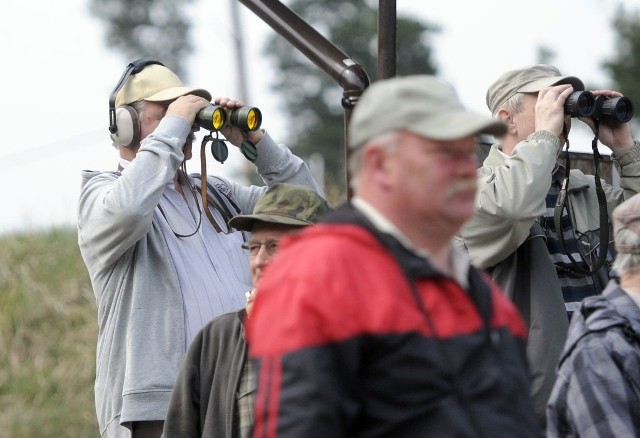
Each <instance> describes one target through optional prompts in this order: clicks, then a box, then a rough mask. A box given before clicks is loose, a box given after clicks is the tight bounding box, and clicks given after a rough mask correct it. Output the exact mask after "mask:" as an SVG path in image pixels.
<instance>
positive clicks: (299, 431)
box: [248, 205, 540, 438]
mask: <svg viewBox="0 0 640 438" xmlns="http://www.w3.org/2000/svg"><path fill="white" fill-rule="evenodd" d="M469 283H470V288H469V289H470V290H468V291H467V290H464V289H463V288H462V287H461V286H460V285H459V284H458V283H457V282H456V281H455V280H453V279H452V278H449V277H446V276H444V275H443V274H441V273H440V272H438V271H437V270H435V269H434V268H433V267H432V266H431V265H430V264H429V263H428V262H427V261H426V260H425V259H424V258H421V257H418V256H416V255H415V254H413V253H412V252H410V251H409V250H407V249H405V248H404V247H403V246H402V245H401V244H400V243H399V242H398V241H397V240H396V239H395V238H393V237H392V236H390V235H385V234H383V233H380V232H379V231H377V230H375V228H374V227H373V226H372V225H371V224H370V223H369V222H368V221H367V219H366V218H364V216H362V215H361V214H360V213H359V212H358V211H357V210H355V209H354V208H353V207H352V206H350V205H346V206H344V207H342V208H340V209H338V210H336V211H334V212H332V213H331V214H330V215H329V216H327V217H326V220H325V221H324V222H323V223H320V224H318V225H316V226H313V227H310V228H308V229H306V230H305V231H304V232H303V233H302V234H300V235H298V236H294V237H292V238H289V239H288V240H287V241H286V242H285V243H284V245H283V247H282V250H281V251H280V252H279V253H278V255H277V257H276V258H275V259H274V261H273V262H272V263H271V264H270V265H269V266H268V267H267V269H266V271H265V274H264V275H263V277H262V278H261V280H260V283H259V294H258V296H257V299H256V304H255V308H254V312H253V314H252V316H251V318H250V319H249V327H248V329H249V346H250V354H251V356H252V357H254V358H256V359H257V360H258V364H259V370H260V371H259V382H258V394H257V399H256V407H255V426H254V437H260V438H262V437H275V436H284V437H296V438H298V437H305V438H307V437H332V438H335V437H426V436H434V437H448V436H452V437H453V436H456V437H498V436H499V437H516V436H517V437H528V436H531V437H533V436H540V432H539V431H538V426H537V423H536V420H535V417H534V415H533V405H532V402H531V398H530V383H529V376H528V371H527V365H526V357H525V342H526V339H525V338H526V329H525V327H524V324H523V322H522V320H521V318H520V316H519V315H518V313H517V311H516V310H515V308H514V306H513V305H512V304H511V303H510V302H509V301H508V300H507V299H506V298H505V297H504V295H503V294H502V292H501V291H500V290H499V289H498V287H497V286H496V285H495V284H493V283H490V282H489V280H488V277H487V276H486V274H484V273H483V272H481V271H478V270H476V269H473V268H472V269H471V270H470V273H469Z"/></svg>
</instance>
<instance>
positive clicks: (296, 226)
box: [163, 184, 329, 438]
mask: <svg viewBox="0 0 640 438" xmlns="http://www.w3.org/2000/svg"><path fill="white" fill-rule="evenodd" d="M328 211H329V206H328V204H327V202H326V201H325V200H324V199H323V198H322V197H320V196H319V195H318V194H317V193H315V192H314V191H313V190H310V189H308V188H305V187H300V186H296V185H293V184H276V185H273V186H271V187H270V188H269V190H267V192H266V193H265V194H264V196H263V197H262V198H261V199H260V200H259V201H258V203H257V204H256V207H255V209H254V210H253V214H250V215H238V216H235V217H234V218H233V219H231V220H230V221H229V225H230V226H232V227H234V228H236V229H239V230H244V231H248V232H251V238H250V239H249V241H248V242H247V243H246V245H245V247H246V248H247V252H248V255H249V267H250V270H251V279H252V281H253V284H254V288H253V289H252V290H251V292H247V307H246V309H243V310H241V311H239V312H233V313H227V314H225V315H222V316H219V317H217V318H215V319H214V320H213V321H211V322H210V323H208V324H207V325H205V326H204V328H203V329H202V330H201V331H200V332H199V333H198V334H197V336H196V337H195V339H194V340H193V342H192V343H191V345H190V346H189V349H188V350H187V354H186V356H185V358H184V361H183V362H182V366H181V367H180V372H179V373H178V378H177V380H176V385H175V387H174V390H173V394H172V395H171V402H170V404H169V412H168V413H167V419H166V421H165V424H164V433H163V437H165V438H169V437H181V438H189V437H193V438H195V437H219V438H248V437H250V436H251V430H252V428H253V402H254V400H255V391H256V387H257V382H258V378H257V376H256V371H255V366H254V364H253V362H252V361H250V360H249V358H248V355H247V343H246V340H245V321H246V319H247V318H249V317H250V316H251V310H252V307H253V300H254V298H255V296H256V293H257V288H256V286H257V285H258V280H259V279H260V277H261V276H262V273H263V272H264V270H265V269H266V268H267V266H268V265H269V263H270V262H271V260H272V258H273V257H274V256H275V255H276V254H277V250H278V247H279V244H280V241H281V239H283V238H285V237H286V236H287V235H290V234H292V233H296V232H298V231H300V230H302V229H303V228H305V227H307V226H309V225H311V224H313V223H315V222H317V220H318V219H319V218H320V217H321V216H322V215H323V214H325V213H326V212H328Z"/></svg>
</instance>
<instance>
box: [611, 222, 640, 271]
mask: <svg viewBox="0 0 640 438" xmlns="http://www.w3.org/2000/svg"><path fill="white" fill-rule="evenodd" d="M615 239H616V246H617V245H629V246H632V245H638V246H640V236H639V235H638V234H636V233H635V232H634V231H631V230H628V229H626V228H625V229H622V230H618V232H617V233H616V236H615ZM613 267H614V269H615V270H616V272H617V273H618V275H620V276H623V275H624V274H627V273H631V272H638V271H640V254H627V253H621V252H619V253H617V254H616V259H615V260H614V262H613Z"/></svg>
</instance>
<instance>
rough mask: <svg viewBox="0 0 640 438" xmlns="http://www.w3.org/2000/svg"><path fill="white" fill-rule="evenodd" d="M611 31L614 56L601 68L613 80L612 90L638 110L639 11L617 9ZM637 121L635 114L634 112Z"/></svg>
mask: <svg viewBox="0 0 640 438" xmlns="http://www.w3.org/2000/svg"><path fill="white" fill-rule="evenodd" d="M612 26H613V31H614V33H615V34H616V42H615V44H614V47H615V48H616V50H615V53H616V54H615V55H614V56H613V57H611V58H610V59H608V60H607V61H605V62H604V63H603V64H602V66H603V67H604V68H605V70H607V71H608V72H609V75H610V76H611V78H612V79H613V82H614V84H613V85H612V87H613V88H614V89H618V90H622V91H623V92H624V94H625V96H627V97H629V98H630V99H631V100H632V101H633V102H634V103H635V105H636V109H638V108H640V106H639V105H640V82H638V71H640V11H638V10H634V11H631V10H628V8H625V7H623V6H620V7H618V10H617V11H616V14H615V15H614V18H613V22H612ZM636 119H637V112H636Z"/></svg>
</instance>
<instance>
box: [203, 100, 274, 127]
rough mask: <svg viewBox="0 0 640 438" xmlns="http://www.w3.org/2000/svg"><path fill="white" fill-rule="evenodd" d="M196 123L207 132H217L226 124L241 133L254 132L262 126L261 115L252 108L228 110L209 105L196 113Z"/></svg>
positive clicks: (257, 110)
mask: <svg viewBox="0 0 640 438" xmlns="http://www.w3.org/2000/svg"><path fill="white" fill-rule="evenodd" d="M196 123H197V124H198V125H199V126H201V127H202V128H205V129H208V130H209V131H219V130H221V129H222V128H224V127H225V126H227V123H230V124H231V126H235V127H236V128H239V129H240V130H241V131H255V130H257V129H259V128H260V125H261V124H262V113H261V112H260V110H259V109H258V108H256V107H252V106H243V107H241V108H236V109H233V110H230V109H228V108H225V107H222V106H219V105H209V106H208V107H206V108H203V109H201V110H200V111H198V114H197V115H196Z"/></svg>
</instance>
